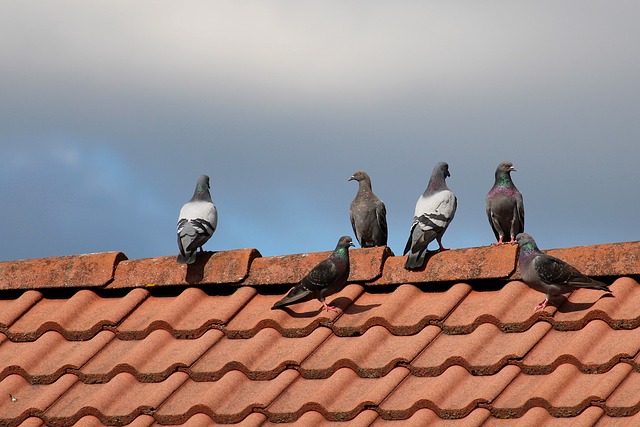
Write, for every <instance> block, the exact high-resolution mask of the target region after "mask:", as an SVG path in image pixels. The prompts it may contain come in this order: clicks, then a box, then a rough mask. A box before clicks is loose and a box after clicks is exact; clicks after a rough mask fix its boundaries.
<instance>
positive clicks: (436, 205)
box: [403, 162, 458, 270]
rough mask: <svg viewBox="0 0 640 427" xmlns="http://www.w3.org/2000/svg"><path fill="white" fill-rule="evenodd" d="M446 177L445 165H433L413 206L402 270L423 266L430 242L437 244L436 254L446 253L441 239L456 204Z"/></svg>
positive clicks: (447, 171) (446, 165)
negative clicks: (424, 187) (422, 191)
mask: <svg viewBox="0 0 640 427" xmlns="http://www.w3.org/2000/svg"><path fill="white" fill-rule="evenodd" d="M448 176H451V175H450V174H449V165H448V164H446V163H445V162H440V163H437V164H436V165H435V167H434V168H433V172H432V173H431V178H429V184H428V185H427V189H426V190H425V191H424V193H423V194H422V196H420V198H419V199H418V202H417V203H416V210H415V214H414V216H413V222H412V223H411V230H410V232H409V240H408V241H407V246H406V247H405V248H404V252H403V255H404V254H406V253H407V252H409V256H408V257H407V261H406V262H405V264H404V268H406V269H408V270H410V269H416V268H420V267H422V266H423V265H424V262H425V258H426V255H427V252H428V251H427V246H428V245H429V243H431V242H432V241H433V240H434V239H435V240H436V241H437V242H438V246H439V247H440V248H439V249H438V250H439V251H444V250H446V249H445V248H444V246H442V236H443V235H444V232H445V231H446V230H447V227H448V226H449V224H450V223H451V221H452V220H453V216H454V215H455V213H456V208H457V206H458V201H457V199H456V196H455V195H454V194H453V192H451V190H449V188H448V187H447V184H446V182H445V179H446V178H447V177H448Z"/></svg>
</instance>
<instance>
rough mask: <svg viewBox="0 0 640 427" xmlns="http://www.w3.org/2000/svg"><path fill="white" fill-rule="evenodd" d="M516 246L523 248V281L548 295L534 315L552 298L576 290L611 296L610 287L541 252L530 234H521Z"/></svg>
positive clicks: (517, 237)
mask: <svg viewBox="0 0 640 427" xmlns="http://www.w3.org/2000/svg"><path fill="white" fill-rule="evenodd" d="M516 242H517V243H518V246H519V248H520V251H519V252H520V253H519V255H518V259H519V264H520V267H519V269H520V276H522V281H523V282H524V283H525V284H527V285H528V286H529V287H530V288H532V289H534V290H536V291H538V292H542V293H544V294H546V295H547V296H546V298H545V300H544V301H542V302H541V303H540V304H538V305H537V306H535V308H534V311H537V310H541V309H543V308H545V307H546V306H547V305H548V304H549V300H550V299H551V298H553V297H556V296H559V295H561V294H566V293H569V292H572V291H573V290H575V289H576V288H591V289H599V290H601V291H605V292H611V291H610V290H609V287H608V286H607V285H606V284H604V283H602V282H599V281H597V280H594V279H592V278H590V277H587V276H585V275H584V274H582V273H580V272H579V271H578V270H577V269H576V268H575V267H573V266H572V265H569V264H567V263H566V262H564V261H562V260H561V259H558V258H556V257H552V256H551V255H547V254H544V253H542V252H540V250H539V249H538V246H537V245H536V242H535V241H534V240H533V237H531V236H530V235H528V234H527V233H520V234H518V235H517V236H516Z"/></svg>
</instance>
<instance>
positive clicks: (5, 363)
mask: <svg viewBox="0 0 640 427" xmlns="http://www.w3.org/2000/svg"><path fill="white" fill-rule="evenodd" d="M114 337H115V335H114V334H113V333H112V332H108V331H102V332H100V333H98V334H97V335H96V336H95V337H94V338H93V339H91V340H89V341H67V340H66V339H65V338H64V337H63V336H62V335H60V334H59V333H58V332H54V331H51V332H46V333H44V334H43V335H42V336H41V337H40V338H38V339H37V340H36V341H33V342H11V341H6V342H4V343H3V344H2V345H0V379H2V378H5V377H7V376H8V375H11V374H18V375H21V376H23V377H24V378H25V379H26V380H27V381H29V382H30V383H32V384H51V383H53V382H55V381H57V380H58V378H60V377H61V376H62V375H64V374H65V373H66V372H67V371H69V370H74V369H78V368H80V367H81V366H83V365H84V364H85V363H86V362H87V361H88V360H90V359H91V358H92V357H93V356H95V355H96V353H98V352H99V351H100V350H102V349H103V348H104V347H105V346H106V345H107V344H108V343H109V342H110V341H111V340H112V339H113V338H114Z"/></svg>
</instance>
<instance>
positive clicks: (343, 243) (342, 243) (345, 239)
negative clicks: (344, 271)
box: [336, 236, 355, 249]
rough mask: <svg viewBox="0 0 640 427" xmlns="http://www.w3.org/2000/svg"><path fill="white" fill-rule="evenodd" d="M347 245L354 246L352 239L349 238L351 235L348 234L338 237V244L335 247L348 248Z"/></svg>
mask: <svg viewBox="0 0 640 427" xmlns="http://www.w3.org/2000/svg"><path fill="white" fill-rule="evenodd" d="M349 246H355V245H354V244H353V240H351V237H349V236H342V237H341V238H340V240H338V246H337V247H336V249H339V248H343V249H344V248H349Z"/></svg>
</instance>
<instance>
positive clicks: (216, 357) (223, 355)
mask: <svg viewBox="0 0 640 427" xmlns="http://www.w3.org/2000/svg"><path fill="white" fill-rule="evenodd" d="M330 334H331V330H330V329H328V328H318V329H316V330H314V331H313V332H311V334H309V335H307V336H305V337H303V338H299V339H297V338H286V337H283V336H282V335H281V334H280V332H278V331H276V330H275V329H272V328H264V329H261V330H260V331H259V332H258V333H257V334H256V335H255V336H253V337H251V338H248V339H230V338H226V337H225V338H222V339H221V340H220V341H218V342H216V343H215V345H213V346H212V347H211V348H210V349H209V351H208V352H207V353H206V354H204V355H203V356H202V357H201V358H200V359H199V360H198V361H197V362H196V363H195V364H193V366H192V367H191V369H190V370H189V373H190V375H191V377H192V378H193V379H194V380H196V381H213V380H217V379H219V378H221V377H222V376H223V375H224V374H226V373H227V372H229V371H231V370H238V371H241V372H242V373H244V374H245V375H246V376H247V377H248V378H250V379H252V380H255V381H264V380H270V379H273V378H275V377H277V376H278V375H279V374H280V373H281V372H282V371H284V370H285V369H287V368H290V367H294V366H300V364H301V363H302V361H303V360H305V359H306V358H307V357H308V356H309V355H310V354H311V353H312V352H313V351H314V350H315V349H316V348H317V347H318V346H320V345H321V344H322V342H323V341H325V340H326V339H327V337H328V336H329V335H330Z"/></svg>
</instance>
